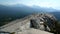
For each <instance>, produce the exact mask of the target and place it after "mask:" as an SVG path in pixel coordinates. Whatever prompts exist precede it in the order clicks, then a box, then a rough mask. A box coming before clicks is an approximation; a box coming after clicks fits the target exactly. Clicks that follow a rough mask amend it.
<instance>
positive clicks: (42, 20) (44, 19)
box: [30, 14, 56, 31]
mask: <svg viewBox="0 0 60 34" xmlns="http://www.w3.org/2000/svg"><path fill="white" fill-rule="evenodd" d="M55 21H56V18H55V17H54V16H53V15H50V14H39V16H37V17H35V18H32V19H31V20H30V23H31V24H30V25H31V26H30V27H32V28H35V29H40V30H45V31H54V30H55Z"/></svg>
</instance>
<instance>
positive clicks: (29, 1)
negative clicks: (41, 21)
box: [0, 0, 60, 10]
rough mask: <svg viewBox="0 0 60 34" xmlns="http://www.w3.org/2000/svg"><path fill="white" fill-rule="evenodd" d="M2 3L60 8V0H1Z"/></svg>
mask: <svg viewBox="0 0 60 34" xmlns="http://www.w3.org/2000/svg"><path fill="white" fill-rule="evenodd" d="M0 4H2V5H14V4H24V5H27V6H33V5H36V6H40V7H52V8H55V9H59V10H60V0H0Z"/></svg>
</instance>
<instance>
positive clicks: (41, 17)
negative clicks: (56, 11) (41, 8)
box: [0, 14, 56, 34]
mask: <svg viewBox="0 0 60 34" xmlns="http://www.w3.org/2000/svg"><path fill="white" fill-rule="evenodd" d="M55 20H56V19H55V17H54V16H53V15H50V14H32V15H29V16H27V17H25V18H22V19H18V20H15V21H12V22H10V23H9V24H6V25H4V26H2V27H0V31H5V32H10V33H14V32H15V33H23V32H26V31H27V30H28V31H29V32H31V31H35V29H37V30H36V31H38V30H43V31H52V29H53V28H54V27H55V25H54V24H55V22H54V21H55ZM50 25H51V26H50ZM31 28H33V29H32V30H31ZM34 28H35V29H34ZM30 30H31V31H30ZM28 31H27V32H28ZM43 31H39V32H43ZM27 32H26V33H27ZM36 34H38V33H36ZM42 34H43V33H42Z"/></svg>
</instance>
